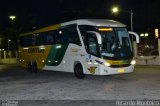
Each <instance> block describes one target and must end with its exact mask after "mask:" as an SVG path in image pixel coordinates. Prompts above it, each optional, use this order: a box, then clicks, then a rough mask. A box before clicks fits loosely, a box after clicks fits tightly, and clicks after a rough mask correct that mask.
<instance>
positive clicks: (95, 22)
mask: <svg viewBox="0 0 160 106" xmlns="http://www.w3.org/2000/svg"><path fill="white" fill-rule="evenodd" d="M71 24H77V25H91V26H103V27H126V25H124V24H122V23H120V22H117V21H114V20H107V19H78V20H73V21H68V22H64V23H60V24H56V25H51V26H48V27H44V28H41V29H38V30H35V31H32V32H28V33H22V34H20V36H25V35H31V34H35V33H40V32H47V31H51V30H55V29H58V28H60V27H61V26H66V25H71Z"/></svg>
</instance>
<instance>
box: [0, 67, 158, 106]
mask: <svg viewBox="0 0 160 106" xmlns="http://www.w3.org/2000/svg"><path fill="white" fill-rule="evenodd" d="M0 100H40V101H41V100H43V101H45V100H62V101H63V100H91V101H93V100H160V66H136V68H135V71H134V72H133V73H129V74H121V75H112V76H92V75H87V76H86V77H85V79H77V78H75V76H74V74H73V73H64V72H51V71H43V72H39V73H37V74H35V73H29V72H27V71H26V70H25V69H23V68H21V67H19V66H17V65H0ZM25 102H27V101H25ZM52 102H53V101H52ZM77 102H78V101H77ZM97 102H99V101H97ZM43 103H44V102H43ZM45 103H46V102H45ZM61 103H63V102H61ZM74 103H75V102H74ZM82 103H83V102H82ZM87 103H88V102H87ZM91 103H93V102H91ZM64 104H65V103H64ZM93 104H94V103H93ZM93 104H92V105H93ZM62 105H63V104H62ZM84 106H88V105H86V104H85V105H84ZM105 106H106V105H105ZM111 106H112V105H111Z"/></svg>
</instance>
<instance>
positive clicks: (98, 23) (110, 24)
mask: <svg viewBox="0 0 160 106" xmlns="http://www.w3.org/2000/svg"><path fill="white" fill-rule="evenodd" d="M70 24H77V25H92V26H106V27H126V25H124V24H122V23H120V22H118V21H114V20H107V19H78V20H74V21H69V22H64V23H62V24H61V26H66V25H70Z"/></svg>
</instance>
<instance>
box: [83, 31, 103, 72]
mask: <svg viewBox="0 0 160 106" xmlns="http://www.w3.org/2000/svg"><path fill="white" fill-rule="evenodd" d="M83 37H85V38H84V39H85V40H84V45H85V48H86V51H87V55H86V56H85V58H86V62H87V63H86V68H87V69H86V70H87V71H86V73H87V74H99V65H98V63H97V61H99V57H100V52H99V51H100V50H99V44H98V40H97V37H96V34H94V33H91V32H87V33H86V35H85V36H83Z"/></svg>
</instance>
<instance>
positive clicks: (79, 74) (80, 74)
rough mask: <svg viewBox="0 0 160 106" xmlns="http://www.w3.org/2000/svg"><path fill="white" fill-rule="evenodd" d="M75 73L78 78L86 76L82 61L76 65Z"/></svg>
mask: <svg viewBox="0 0 160 106" xmlns="http://www.w3.org/2000/svg"><path fill="white" fill-rule="evenodd" d="M74 75H75V76H76V77H77V78H78V79H83V78H84V77H85V74H84V73H83V68H82V65H81V64H80V63H78V64H76V65H75V67H74Z"/></svg>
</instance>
